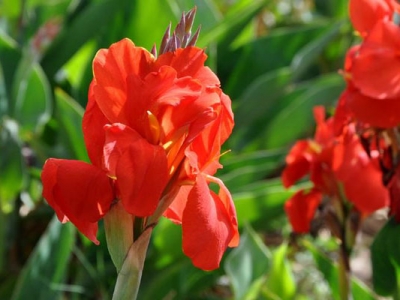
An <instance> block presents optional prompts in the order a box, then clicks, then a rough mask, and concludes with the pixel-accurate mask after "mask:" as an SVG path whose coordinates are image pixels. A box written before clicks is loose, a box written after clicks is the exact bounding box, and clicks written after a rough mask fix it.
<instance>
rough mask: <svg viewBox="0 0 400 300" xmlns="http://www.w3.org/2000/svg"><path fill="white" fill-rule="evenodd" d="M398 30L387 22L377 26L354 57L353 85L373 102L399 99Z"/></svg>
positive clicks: (399, 32)
mask: <svg viewBox="0 0 400 300" xmlns="http://www.w3.org/2000/svg"><path fill="white" fill-rule="evenodd" d="M399 48H400V28H399V27H398V26H397V25H396V24H394V23H393V22H390V21H380V22H378V23H377V24H376V25H375V27H374V28H373V30H372V31H371V33H370V34H369V35H368V37H367V38H366V39H365V40H364V43H363V44H362V45H361V47H360V49H359V53H358V55H356V56H355V58H354V61H353V64H352V67H351V73H352V80H353V82H354V85H355V86H356V87H357V88H358V89H359V90H360V91H361V92H362V93H363V94H364V95H366V96H368V97H371V98H376V99H394V98H396V99H399V98H400V58H399V55H398V49H399Z"/></svg>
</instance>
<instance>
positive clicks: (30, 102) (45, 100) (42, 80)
mask: <svg viewBox="0 0 400 300" xmlns="http://www.w3.org/2000/svg"><path fill="white" fill-rule="evenodd" d="M51 98H52V95H51V88H50V84H49V82H48V80H47V78H46V75H45V74H44V72H43V70H42V68H41V67H40V65H39V64H37V63H36V62H34V61H32V60H31V59H30V58H27V57H25V58H24V59H23V60H22V61H21V64H20V66H19V70H18V71H17V73H16V78H15V81H14V88H13V99H14V101H15V103H14V106H13V117H14V118H15V119H16V120H17V121H18V123H19V124H20V126H21V131H22V134H23V135H24V136H26V135H27V134H28V135H31V134H32V133H37V132H38V131H40V130H41V128H42V126H43V125H44V124H45V123H46V122H47V121H48V120H49V119H50V114H51V110H52V99H51Z"/></svg>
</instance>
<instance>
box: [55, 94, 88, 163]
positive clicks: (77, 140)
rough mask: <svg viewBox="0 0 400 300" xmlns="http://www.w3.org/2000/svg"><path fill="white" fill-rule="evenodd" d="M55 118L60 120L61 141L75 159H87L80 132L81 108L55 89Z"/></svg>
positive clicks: (82, 111)
mask: <svg viewBox="0 0 400 300" xmlns="http://www.w3.org/2000/svg"><path fill="white" fill-rule="evenodd" d="M55 96H56V105H57V112H56V115H57V119H58V120H59V121H60V123H61V126H62V131H61V132H60V138H61V142H62V143H63V145H64V147H67V148H68V149H69V151H70V153H71V154H72V155H73V156H74V157H75V158H77V159H79V160H82V161H87V162H88V161H89V158H88V155H87V152H86V148H85V143H84V139H83V132H82V117H83V113H84V110H83V108H82V107H81V106H80V105H79V104H78V103H77V102H76V101H75V100H74V99H72V98H71V97H70V96H68V95H67V94H66V93H65V92H64V91H62V90H60V89H56V91H55Z"/></svg>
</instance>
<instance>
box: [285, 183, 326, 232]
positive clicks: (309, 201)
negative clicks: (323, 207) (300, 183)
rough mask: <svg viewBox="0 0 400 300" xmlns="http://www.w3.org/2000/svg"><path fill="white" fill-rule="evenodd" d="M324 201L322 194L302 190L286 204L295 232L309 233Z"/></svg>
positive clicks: (314, 190)
mask: <svg viewBox="0 0 400 300" xmlns="http://www.w3.org/2000/svg"><path fill="white" fill-rule="evenodd" d="M321 199H322V194H321V193H320V192H319V191H318V190H316V189H312V190H311V191H304V190H300V191H298V192H296V193H295V194H294V195H293V196H292V197H291V198H290V199H289V200H288V201H286V203H285V211H286V214H287V216H288V218H289V221H290V224H292V228H293V231H294V232H297V233H307V232H309V231H310V223H311V221H312V219H313V218H314V214H315V211H316V210H317V207H318V205H319V204H320V202H321Z"/></svg>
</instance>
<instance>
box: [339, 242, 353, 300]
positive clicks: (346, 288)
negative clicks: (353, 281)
mask: <svg viewBox="0 0 400 300" xmlns="http://www.w3.org/2000/svg"><path fill="white" fill-rule="evenodd" d="M338 263H339V268H338V269H339V295H340V299H341V300H347V299H349V296H350V276H349V274H350V262H349V254H348V251H347V250H346V246H345V245H344V244H343V243H342V245H341V247H340V252H339V262H338Z"/></svg>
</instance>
